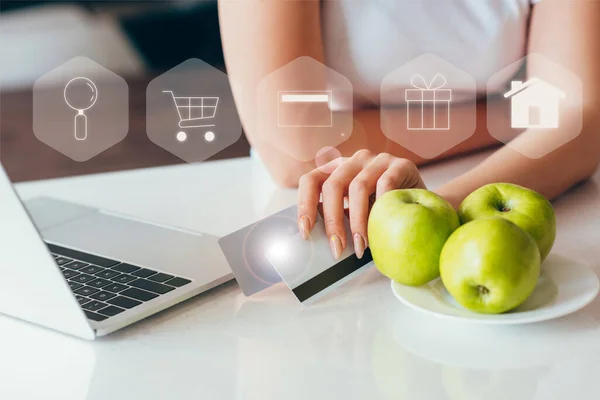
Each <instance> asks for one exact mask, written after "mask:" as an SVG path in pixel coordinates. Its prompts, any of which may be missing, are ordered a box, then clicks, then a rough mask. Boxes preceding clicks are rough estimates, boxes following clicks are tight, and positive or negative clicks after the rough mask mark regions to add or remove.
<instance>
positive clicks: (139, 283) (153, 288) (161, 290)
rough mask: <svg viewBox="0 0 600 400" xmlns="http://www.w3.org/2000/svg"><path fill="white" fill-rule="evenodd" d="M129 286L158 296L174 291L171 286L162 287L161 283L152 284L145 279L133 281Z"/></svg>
mask: <svg viewBox="0 0 600 400" xmlns="http://www.w3.org/2000/svg"><path fill="white" fill-rule="evenodd" d="M129 284H130V285H131V286H134V287H137V288H140V289H144V290H148V291H150V292H154V293H158V294H165V293H168V292H170V291H171V290H175V288H174V287H173V286H167V285H163V284H162V283H157V282H152V281H149V280H147V279H136V280H135V281H133V282H130V283H129Z"/></svg>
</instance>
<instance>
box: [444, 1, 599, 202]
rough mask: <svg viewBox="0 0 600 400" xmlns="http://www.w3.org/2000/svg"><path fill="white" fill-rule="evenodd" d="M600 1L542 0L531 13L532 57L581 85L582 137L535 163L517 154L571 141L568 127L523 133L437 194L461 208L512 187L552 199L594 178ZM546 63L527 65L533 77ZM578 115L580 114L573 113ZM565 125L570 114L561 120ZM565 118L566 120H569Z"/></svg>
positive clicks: (596, 162)
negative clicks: (499, 185)
mask: <svg viewBox="0 0 600 400" xmlns="http://www.w3.org/2000/svg"><path fill="white" fill-rule="evenodd" d="M599 49H600V2H598V1H596V0H578V1H563V0H544V1H542V2H540V3H538V4H537V5H535V6H534V8H533V15H532V22H531V28H530V35H529V53H530V54H531V53H539V54H542V55H544V56H545V57H547V58H549V59H551V60H553V61H554V62H556V63H558V64H560V65H561V66H563V67H564V68H566V69H568V70H570V71H571V72H573V73H574V74H576V75H577V76H578V77H579V78H580V79H581V82H582V84H583V129H582V131H581V133H580V134H579V136H577V137H576V138H575V139H573V140H571V141H569V142H568V143H566V144H564V145H562V146H560V147H559V148H558V149H556V150H554V151H553V152H551V153H549V154H547V155H545V156H543V157H541V158H537V159H532V158H528V157H525V156H524V155H522V154H521V153H519V152H518V151H516V150H515V149H517V150H518V149H525V148H540V147H546V146H548V145H549V144H548V141H549V140H554V139H553V138H555V137H556V136H557V135H564V136H565V137H570V135H571V133H572V132H570V131H569V129H571V128H570V126H569V124H568V123H566V124H563V125H562V126H561V127H559V128H558V131H556V130H555V131H553V132H551V134H550V132H548V135H547V136H545V135H543V134H542V135H540V134H539V133H537V134H536V133H534V132H529V131H525V132H523V133H522V134H521V135H520V136H519V137H518V138H517V139H515V140H514V141H513V143H512V144H511V147H512V148H511V147H507V146H505V147H503V148H502V149H500V150H498V151H496V152H495V153H494V154H493V155H492V156H491V157H489V158H488V159H487V160H485V161H484V162H483V163H481V164H480V165H479V166H477V167H476V168H474V169H473V170H471V171H469V172H467V173H466V174H464V175H462V176H460V177H458V178H456V179H454V180H453V181H451V182H449V183H447V184H446V185H444V186H443V187H441V188H440V189H439V190H438V191H437V192H438V194H440V195H441V196H443V197H445V198H446V199H447V200H448V201H450V203H452V204H453V205H454V206H455V207H457V206H458V205H459V204H460V202H461V201H462V200H463V199H464V198H465V197H466V196H467V195H468V194H469V193H471V192H472V191H473V190H475V189H476V188H478V187H480V186H482V185H484V184H487V183H491V182H499V181H502V182H512V183H516V184H519V185H522V186H526V187H528V188H531V189H533V190H535V191H537V192H539V193H541V194H543V195H544V196H546V197H547V198H549V199H553V198H555V197H556V196H558V195H560V194H561V193H563V192H564V191H566V190H567V189H568V188H569V187H571V186H573V185H574V184H576V183H577V182H579V181H581V180H584V179H586V178H588V177H590V176H591V175H592V174H593V173H594V171H595V169H596V168H597V166H598V163H599V162H600V113H599V112H598V110H599V108H598V107H599V106H600V102H599V99H600V73H599V71H600V51H599ZM542 68H544V65H543V64H540V63H531V64H530V65H528V69H527V74H528V76H529V77H532V76H539V75H543V74H544V72H545V71H543V70H542ZM571 112H573V113H577V112H579V110H572V111H571ZM563 117H565V118H566V119H567V120H568V118H569V115H568V113H567V115H564V116H563V115H561V118H563ZM565 118H563V120H565Z"/></svg>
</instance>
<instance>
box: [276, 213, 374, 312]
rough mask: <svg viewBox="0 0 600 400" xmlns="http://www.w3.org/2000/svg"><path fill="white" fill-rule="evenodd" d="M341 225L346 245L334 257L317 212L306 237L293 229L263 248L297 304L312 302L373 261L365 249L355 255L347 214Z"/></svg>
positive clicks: (323, 225)
mask: <svg viewBox="0 0 600 400" xmlns="http://www.w3.org/2000/svg"><path fill="white" fill-rule="evenodd" d="M344 225H345V230H346V238H348V245H347V246H346V249H345V250H344V251H343V253H342V255H341V257H340V259H338V260H336V259H335V258H334V257H333V254H332V253H331V247H330V245H329V238H328V237H327V234H326V232H325V224H324V222H323V218H322V216H321V215H320V214H318V215H317V220H316V221H315V224H314V227H313V230H312V232H311V235H310V239H309V240H304V239H303V238H302V236H301V235H300V233H299V232H298V230H297V229H296V232H295V233H294V234H293V235H291V236H290V235H282V236H280V237H278V238H277V239H276V240H275V241H273V242H271V243H270V245H269V246H268V247H267V248H266V252H265V255H266V257H267V259H268V260H269V262H270V264H271V265H272V266H273V268H274V269H275V270H276V271H277V272H278V274H279V276H281V278H282V279H283V281H284V282H285V284H286V285H287V286H288V287H289V288H290V290H291V291H292V293H293V294H294V296H296V298H297V299H298V301H300V302H301V303H303V304H310V303H312V302H314V301H316V300H317V299H319V298H321V297H322V296H324V295H325V294H327V293H329V292H331V291H332V290H334V289H335V288H337V287H339V286H341V285H342V284H344V283H345V282H347V281H349V280H351V279H352V278H353V277H355V276H356V275H358V274H360V273H361V272H362V271H364V270H365V268H366V267H368V266H370V264H371V261H373V258H372V256H371V252H370V251H369V249H366V251H365V253H364V255H363V257H362V258H361V259H358V257H356V254H355V253H354V245H353V243H352V240H351V238H352V234H351V232H350V223H349V221H348V218H347V217H345V218H344Z"/></svg>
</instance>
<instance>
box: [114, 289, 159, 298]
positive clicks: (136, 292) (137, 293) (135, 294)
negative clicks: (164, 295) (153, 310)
mask: <svg viewBox="0 0 600 400" xmlns="http://www.w3.org/2000/svg"><path fill="white" fill-rule="evenodd" d="M119 294H120V295H122V296H127V297H131V298H133V299H136V300H141V301H150V300H152V299H155V298H157V297H158V295H157V294H154V293H150V292H147V291H145V290H141V289H136V288H129V289H127V290H124V291H122V292H121V293H119Z"/></svg>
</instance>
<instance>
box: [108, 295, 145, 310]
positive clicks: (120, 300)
mask: <svg viewBox="0 0 600 400" xmlns="http://www.w3.org/2000/svg"><path fill="white" fill-rule="evenodd" d="M107 303H110V304H112V305H115V306H119V307H122V308H133V307H135V306H139V305H140V304H142V302H141V301H137V300H133V299H130V298H127V297H123V296H117V297H115V298H112V299H110V300H108V301H107Z"/></svg>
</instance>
